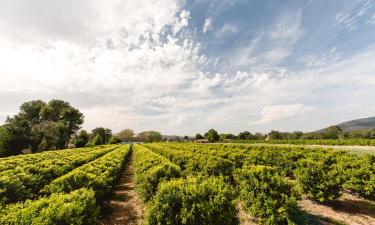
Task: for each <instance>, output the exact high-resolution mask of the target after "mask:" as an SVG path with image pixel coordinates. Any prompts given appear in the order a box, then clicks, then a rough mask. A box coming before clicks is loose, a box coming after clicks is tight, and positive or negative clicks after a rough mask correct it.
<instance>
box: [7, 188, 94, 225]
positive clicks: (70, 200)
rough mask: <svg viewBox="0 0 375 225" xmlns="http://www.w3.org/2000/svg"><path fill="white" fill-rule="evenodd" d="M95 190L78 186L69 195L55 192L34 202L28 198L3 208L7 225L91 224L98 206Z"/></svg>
mask: <svg viewBox="0 0 375 225" xmlns="http://www.w3.org/2000/svg"><path fill="white" fill-rule="evenodd" d="M95 202H96V201H95V193H94V191H93V190H88V189H79V190H76V191H73V192H71V193H69V194H62V193H58V194H53V195H51V196H49V197H44V198H40V199H38V200H35V201H31V200H27V201H26V202H24V203H16V204H10V205H7V206H6V207H5V208H0V224H4V225H56V224H60V225H64V224H66V225H68V224H70V225H92V224H96V221H97V218H98V208H97V206H96V203H95Z"/></svg>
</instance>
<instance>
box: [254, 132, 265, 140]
mask: <svg viewBox="0 0 375 225" xmlns="http://www.w3.org/2000/svg"><path fill="white" fill-rule="evenodd" d="M264 138H265V136H264V134H262V133H255V135H254V139H255V140H263V139H264Z"/></svg>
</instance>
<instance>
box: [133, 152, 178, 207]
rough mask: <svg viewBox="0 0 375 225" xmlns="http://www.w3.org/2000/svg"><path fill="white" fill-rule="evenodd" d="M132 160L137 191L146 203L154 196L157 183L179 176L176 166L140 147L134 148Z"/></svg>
mask: <svg viewBox="0 0 375 225" xmlns="http://www.w3.org/2000/svg"><path fill="white" fill-rule="evenodd" d="M134 158H135V162H134V165H135V168H134V169H135V178H136V183H137V191H138V193H139V194H140V196H141V198H142V199H143V200H144V201H146V202H147V201H148V200H150V199H151V197H152V196H153V195H154V194H155V192H156V191H157V188H158V185H159V183H161V182H163V181H167V180H170V179H172V178H176V177H179V176H180V168H179V167H178V166H177V165H175V164H173V163H171V162H170V161H169V160H168V159H166V158H164V157H162V156H160V155H158V154H156V153H153V152H151V151H149V150H148V149H146V148H145V147H143V146H141V145H135V146H134Z"/></svg>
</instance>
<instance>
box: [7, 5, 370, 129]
mask: <svg viewBox="0 0 375 225" xmlns="http://www.w3.org/2000/svg"><path fill="white" fill-rule="evenodd" d="M0 2H1V7H0V124H1V123H2V122H3V121H5V119H6V117H7V116H12V115H14V114H16V113H17V112H18V111H19V106H20V105H21V104H22V103H23V102H25V101H30V100H35V99H41V100H44V101H49V100H50V99H61V100H65V101H68V102H70V103H71V105H72V106H74V107H76V108H78V109H79V110H80V111H81V112H83V113H84V115H85V123H84V125H83V127H84V128H85V129H88V130H91V129H93V128H95V127H99V126H102V127H108V128H110V129H112V130H113V131H119V130H121V129H124V128H133V129H134V130H135V132H140V131H144V130H157V131H160V132H162V133H163V134H179V135H185V134H188V135H193V134H195V133H198V132H200V133H202V132H204V131H206V130H208V129H210V128H215V129H217V130H218V131H219V132H223V133H238V132H240V131H244V130H248V131H251V132H258V131H259V132H267V131H270V130H272V129H274V130H282V131H295V130H300V131H313V130H318V129H321V128H323V127H326V126H328V125H332V124H337V123H339V122H343V121H346V120H351V119H357V118H362V117H371V116H375V100H374V96H375V94H374V90H375V0H306V1H300V0H284V1H278V0H264V1H260V0H190V1H188V0H186V1H184V0H137V1H133V0H108V1H101V0H64V1H60V0H0Z"/></svg>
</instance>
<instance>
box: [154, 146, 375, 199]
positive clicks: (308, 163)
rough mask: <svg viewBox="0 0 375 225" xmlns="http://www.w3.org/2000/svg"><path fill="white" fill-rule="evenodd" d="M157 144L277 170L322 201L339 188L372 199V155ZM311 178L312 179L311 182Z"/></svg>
mask: <svg viewBox="0 0 375 225" xmlns="http://www.w3.org/2000/svg"><path fill="white" fill-rule="evenodd" d="M158 145H159V146H163V147H169V148H173V149H180V150H184V152H197V153H199V154H206V155H214V156H218V157H222V158H225V159H229V160H231V161H232V162H234V163H235V165H236V168H241V167H242V166H251V165H265V166H271V167H276V168H277V169H278V171H279V173H280V174H281V175H283V176H287V177H289V178H292V179H297V180H298V181H299V184H300V186H302V189H303V190H304V192H305V194H306V195H308V196H309V197H311V198H313V199H315V200H317V201H321V202H325V201H329V200H333V199H336V198H337V197H339V195H340V193H341V190H342V188H345V189H348V190H350V191H352V192H355V193H357V194H359V195H360V196H362V197H365V198H368V199H375V182H374V181H375V156H373V155H368V154H367V155H354V154H349V153H345V152H341V151H333V150H327V149H309V148H304V147H294V146H288V147H276V146H244V145H199V144H158ZM311 176H313V177H314V178H315V180H313V179H310V177H311Z"/></svg>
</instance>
